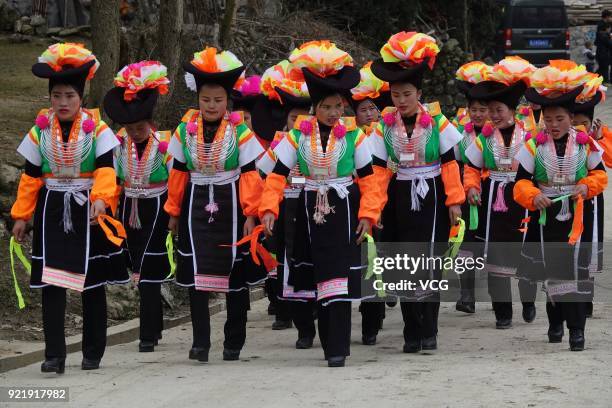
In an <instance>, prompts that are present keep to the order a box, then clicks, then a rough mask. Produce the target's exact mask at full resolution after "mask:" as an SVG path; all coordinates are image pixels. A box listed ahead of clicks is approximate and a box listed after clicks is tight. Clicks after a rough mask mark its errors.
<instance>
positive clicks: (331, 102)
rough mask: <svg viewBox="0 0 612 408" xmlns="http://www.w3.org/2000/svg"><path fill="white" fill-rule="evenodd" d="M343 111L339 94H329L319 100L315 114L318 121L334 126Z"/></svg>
mask: <svg viewBox="0 0 612 408" xmlns="http://www.w3.org/2000/svg"><path fill="white" fill-rule="evenodd" d="M343 113H344V103H343V102H342V97H341V96H340V95H339V94H335V95H330V96H328V97H326V98H324V99H322V100H321V102H319V104H318V105H317V107H316V109H315V115H316V117H317V120H318V121H319V123H322V124H324V125H326V126H334V125H335V124H336V122H338V120H339V119H340V118H341V117H342V114H343Z"/></svg>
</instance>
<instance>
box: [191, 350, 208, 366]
mask: <svg viewBox="0 0 612 408" xmlns="http://www.w3.org/2000/svg"><path fill="white" fill-rule="evenodd" d="M189 359H190V360H198V361H200V362H202V363H208V349H207V348H204V347H192V348H191V350H189Z"/></svg>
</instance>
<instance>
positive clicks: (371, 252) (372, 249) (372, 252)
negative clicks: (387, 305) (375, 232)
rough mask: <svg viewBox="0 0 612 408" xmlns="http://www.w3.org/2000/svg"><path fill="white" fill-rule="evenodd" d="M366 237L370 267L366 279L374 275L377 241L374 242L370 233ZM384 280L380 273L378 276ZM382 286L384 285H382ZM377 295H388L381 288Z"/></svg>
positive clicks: (380, 296) (381, 296)
mask: <svg viewBox="0 0 612 408" xmlns="http://www.w3.org/2000/svg"><path fill="white" fill-rule="evenodd" d="M365 239H366V242H367V246H368V269H367V271H366V275H365V279H370V278H372V276H373V275H374V259H376V254H377V253H376V242H374V238H373V237H372V236H371V235H370V234H365ZM377 279H378V280H380V281H381V282H382V275H379V277H378V278H377ZM381 287H382V288H384V286H382V285H381ZM377 296H378V297H379V298H384V297H386V296H387V294H386V293H385V290H384V289H380V290H378V291H377Z"/></svg>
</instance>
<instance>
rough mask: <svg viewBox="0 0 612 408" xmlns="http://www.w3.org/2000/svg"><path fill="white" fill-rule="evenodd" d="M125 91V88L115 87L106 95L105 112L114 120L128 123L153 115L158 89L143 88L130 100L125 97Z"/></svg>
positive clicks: (146, 118) (147, 118)
mask: <svg viewBox="0 0 612 408" xmlns="http://www.w3.org/2000/svg"><path fill="white" fill-rule="evenodd" d="M124 93H125V88H122V87H115V88H112V89H111V90H110V91H108V92H107V93H106V96H105V97H104V104H103V105H104V112H106V114H107V115H108V117H109V118H111V119H112V120H113V122H116V123H120V124H122V125H128V124H130V123H136V122H140V121H141V120H149V119H151V118H152V117H153V109H155V103H156V102H157V97H158V96H159V92H158V91H157V89H143V90H142V91H140V92H138V93H137V94H136V97H135V98H134V99H132V100H131V101H129V102H128V101H126V100H125V99H124V97H123V94H124Z"/></svg>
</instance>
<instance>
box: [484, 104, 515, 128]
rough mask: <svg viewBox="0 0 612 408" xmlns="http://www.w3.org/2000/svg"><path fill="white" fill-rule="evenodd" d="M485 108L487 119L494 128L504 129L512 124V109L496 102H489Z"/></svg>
mask: <svg viewBox="0 0 612 408" xmlns="http://www.w3.org/2000/svg"><path fill="white" fill-rule="evenodd" d="M487 106H488V107H489V118H490V119H491V121H492V122H493V125H494V126H495V127H496V128H498V129H505V128H507V127H510V126H512V125H513V124H514V109H510V108H509V107H508V105H506V104H505V103H502V102H498V101H491V102H489V103H488V104H487Z"/></svg>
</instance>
